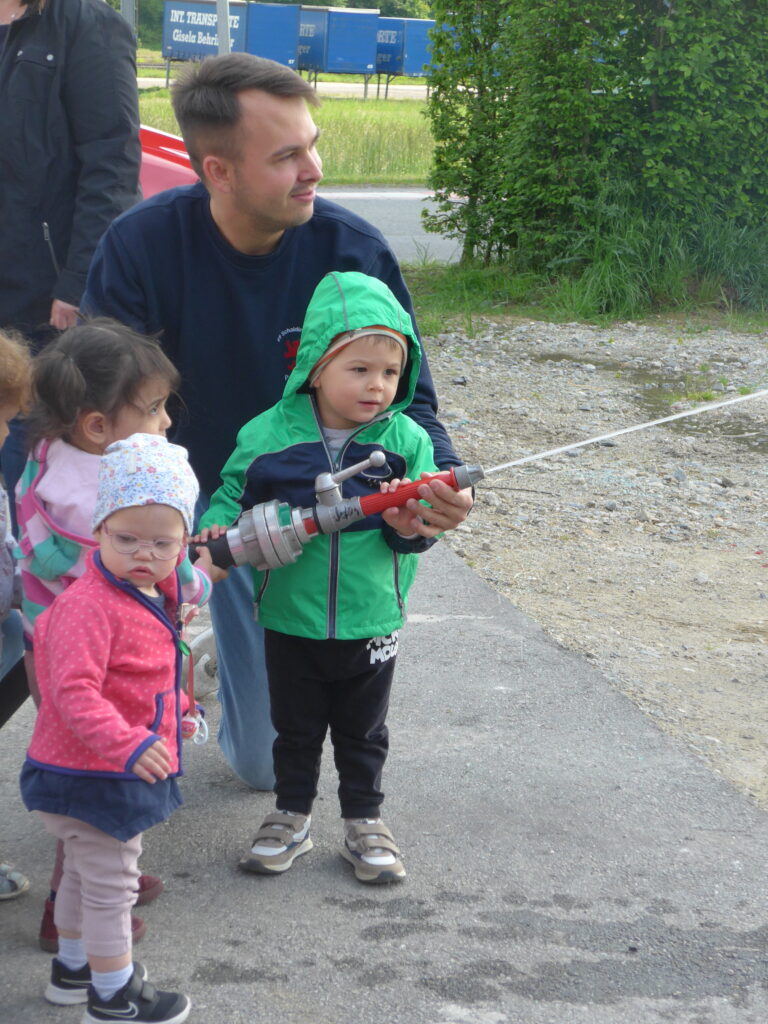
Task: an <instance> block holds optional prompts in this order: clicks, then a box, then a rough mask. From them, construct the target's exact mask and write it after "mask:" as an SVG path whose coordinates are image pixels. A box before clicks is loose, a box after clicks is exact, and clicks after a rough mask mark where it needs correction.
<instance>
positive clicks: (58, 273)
mask: <svg viewBox="0 0 768 1024" xmlns="http://www.w3.org/2000/svg"><path fill="white" fill-rule="evenodd" d="M43 238H44V239H45V244H46V245H47V246H48V251H49V252H50V254H51V262H52V263H53V269H54V270H55V271H56V277H60V276H61V267H60V266H59V261H58V260H57V259H56V250H55V249H54V248H53V242H52V240H51V229H50V227H49V226H48V221H47V220H44V221H43Z"/></svg>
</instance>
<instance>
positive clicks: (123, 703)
mask: <svg viewBox="0 0 768 1024" xmlns="http://www.w3.org/2000/svg"><path fill="white" fill-rule="evenodd" d="M195 574H196V575H197V577H198V586H197V594H196V595H195V596H192V595H190V594H189V591H188V589H187V588H185V591H186V592H185V594H184V596H186V597H187V600H188V601H190V600H191V603H198V602H199V601H201V600H203V599H204V597H206V596H207V594H208V593H209V590H210V581H209V579H208V577H207V576H206V575H205V573H203V572H202V570H199V569H195ZM158 587H159V589H160V590H161V591H162V593H163V595H164V597H165V599H166V600H165V608H164V609H163V608H160V607H158V606H157V604H153V602H152V601H151V600H150V599H149V598H147V597H146V596H145V595H144V594H142V593H141V592H140V591H139V590H137V589H136V588H135V587H134V586H132V585H131V584H130V583H127V582H125V581H123V580H119V579H117V578H116V577H115V576H113V575H112V574H111V573H110V572H109V571H108V570H106V569H105V568H104V567H103V566H102V565H101V562H100V558H99V555H98V553H92V554H91V555H89V557H88V563H87V566H86V570H85V574H84V575H83V576H82V577H81V578H80V579H78V580H76V581H75V582H74V583H73V584H72V585H71V586H70V587H68V588H67V590H65V591H64V593H62V594H60V595H59V596H58V597H57V598H56V600H55V601H54V602H53V604H52V605H51V607H50V608H49V609H47V610H46V611H45V612H43V614H42V615H40V617H39V618H38V620H37V623H36V626H35V667H36V669H37V678H38V684H39V686H40V693H41V698H42V700H41V704H40V709H39V712H38V716H37V721H36V722H35V728H34V732H33V734H32V741H31V743H30V745H29V749H28V752H27V762H28V763H31V764H32V765H35V766H36V767H38V768H44V769H48V770H52V771H54V772H59V773H62V772H63V773H65V774H74V775H81V774H86V775H96V776H102V777H104V776H108V777H118V778H119V777H122V778H132V779H136V778H137V776H136V775H135V774H134V773H133V772H132V770H131V769H132V765H133V764H134V763H135V761H136V759H137V758H138V757H140V756H141V754H142V752H143V751H144V750H146V748H147V747H148V746H149V745H150V744H152V743H153V742H155V740H157V739H163V740H164V741H165V744H166V746H167V747H168V751H169V753H170V755H171V759H172V774H174V775H175V774H180V773H181V754H180V751H181V732H180V728H181V726H180V722H181V716H182V714H183V713H184V711H185V710H186V707H187V697H186V694H185V693H184V691H183V690H182V689H181V685H180V683H181V661H182V656H181V651H180V648H179V633H178V628H177V616H178V613H179V601H180V598H181V596H182V591H181V585H180V583H179V577H178V572H174V573H173V574H172V575H171V576H169V577H168V578H167V579H166V580H164V581H162V582H161V583H160V584H159V585H158ZM144 785H146V784H144Z"/></svg>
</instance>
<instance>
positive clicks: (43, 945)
mask: <svg viewBox="0 0 768 1024" xmlns="http://www.w3.org/2000/svg"><path fill="white" fill-rule="evenodd" d="M53 907H54V902H53V900H46V901H45V907H44V909H43V919H42V921H41V922H40V934H39V936H38V940H37V941H38V945H39V946H40V949H42V950H44V951H45V952H46V953H58V952H59V933H58V932H57V931H56V925H55V924H54V923H53ZM146 930H147V926H146V925H145V924H144V922H143V921H142V919H141V918H140V917H137V916H136V915H135V914H131V939H132V941H133V942H138V941H139V939H141V938H143V936H144V933H145V932H146Z"/></svg>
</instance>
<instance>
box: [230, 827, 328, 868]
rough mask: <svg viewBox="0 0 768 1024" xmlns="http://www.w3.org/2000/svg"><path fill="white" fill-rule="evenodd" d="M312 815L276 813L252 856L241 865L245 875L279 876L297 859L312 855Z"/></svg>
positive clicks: (259, 834) (257, 840)
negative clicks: (251, 873) (251, 872)
mask: <svg viewBox="0 0 768 1024" xmlns="http://www.w3.org/2000/svg"><path fill="white" fill-rule="evenodd" d="M309 821H310V818H309V815H307V814H293V813H292V812H291V811H274V813H272V814H268V815H267V816H266V818H265V819H264V821H262V823H261V828H260V829H259V831H258V832H257V833H256V838H255V839H254V840H253V846H252V847H251V852H250V853H249V854H246V856H245V857H243V858H242V859H241V861H240V867H241V868H242V870H243V871H254V872H255V873H256V874H257V875H279V874H280V873H281V872H283V871H287V870H288V868H289V867H290V866H291V864H293V862H294V861H295V860H296V858H297V857H300V856H301V855H302V854H303V853H309V851H310V850H311V849H312V840H311V839H310V838H309Z"/></svg>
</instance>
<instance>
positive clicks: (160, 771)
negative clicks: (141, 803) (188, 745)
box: [133, 740, 171, 783]
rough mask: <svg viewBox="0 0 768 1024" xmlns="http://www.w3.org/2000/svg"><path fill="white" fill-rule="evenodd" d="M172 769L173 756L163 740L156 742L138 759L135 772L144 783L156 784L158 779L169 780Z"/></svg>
mask: <svg viewBox="0 0 768 1024" xmlns="http://www.w3.org/2000/svg"><path fill="white" fill-rule="evenodd" d="M170 769H171V755H170V754H169V753H168V748H167V747H166V745H165V743H164V742H163V740H155V742H154V743H153V744H152V746H150V747H147V749H146V750H145V751H144V753H143V754H142V755H141V757H139V758H137V759H136V762H135V763H134V766H133V771H134V773H135V774H136V775H138V776H139V778H140V779H143V780H144V782H150V783H152V782H155V781H156V780H157V779H167V778H168V772H169V771H170Z"/></svg>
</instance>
